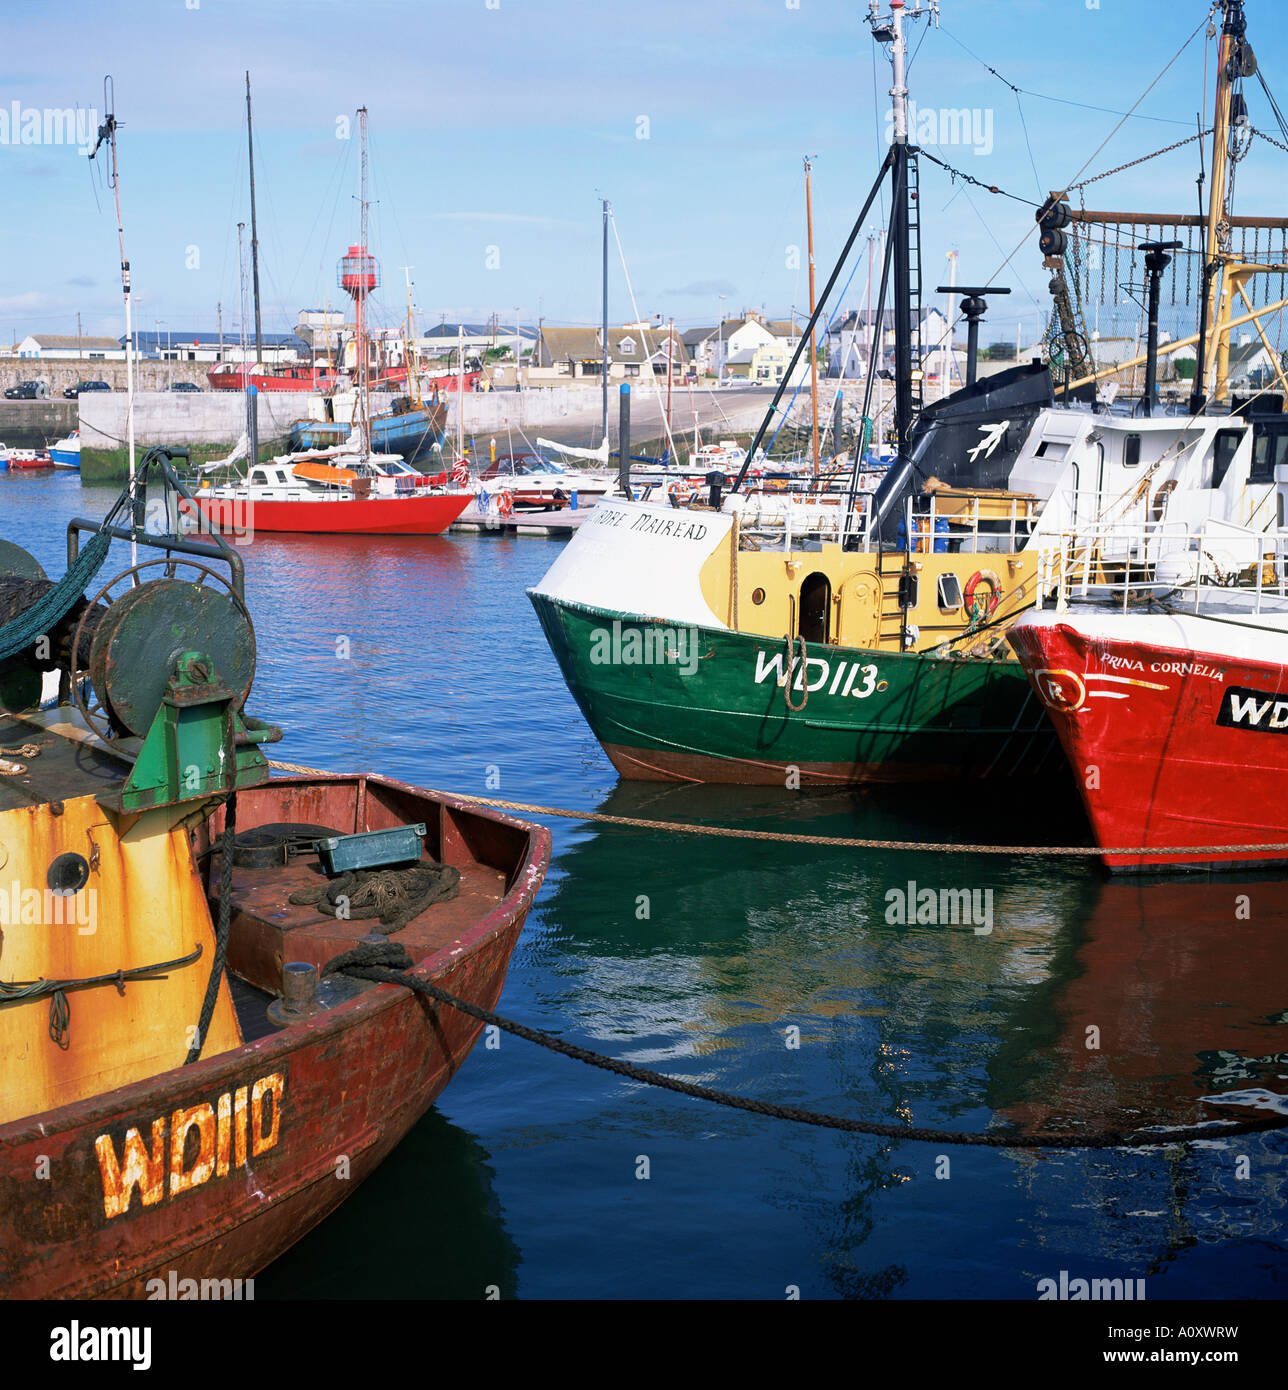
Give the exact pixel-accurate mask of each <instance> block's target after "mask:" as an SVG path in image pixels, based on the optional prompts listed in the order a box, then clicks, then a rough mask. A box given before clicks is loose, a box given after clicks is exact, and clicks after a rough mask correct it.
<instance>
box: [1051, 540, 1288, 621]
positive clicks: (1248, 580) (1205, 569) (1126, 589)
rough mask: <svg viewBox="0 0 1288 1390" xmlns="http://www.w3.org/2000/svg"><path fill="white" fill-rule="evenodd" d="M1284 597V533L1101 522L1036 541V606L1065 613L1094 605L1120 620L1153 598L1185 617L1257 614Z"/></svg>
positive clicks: (1287, 555)
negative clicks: (1214, 608)
mask: <svg viewBox="0 0 1288 1390" xmlns="http://www.w3.org/2000/svg"><path fill="white" fill-rule="evenodd" d="M1286 597H1288V530H1271V531H1259V530H1255V529H1254V528H1252V527H1249V526H1242V525H1239V524H1237V523H1235V522H1231V521H1224V520H1221V519H1219V518H1215V517H1214V518H1210V519H1208V520H1207V521H1204V522H1203V523H1201V524H1200V525H1197V526H1195V525H1193V524H1192V523H1187V522H1183V521H1180V522H1175V523H1170V522H1156V523H1153V524H1144V525H1142V524H1141V523H1140V522H1123V521H1120V522H1109V523H1102V524H1097V525H1091V526H1085V525H1084V526H1079V527H1076V528H1072V529H1070V530H1067V531H1061V532H1056V533H1053V534H1052V535H1050V536H1048V537H1044V538H1043V540H1042V542H1041V544H1040V545H1039V547H1038V585H1037V599H1036V605H1037V607H1038V608H1039V609H1041V608H1052V609H1054V610H1055V611H1056V612H1067V611H1068V609H1069V606H1070V604H1071V603H1074V602H1078V601H1081V602H1095V603H1098V604H1103V605H1109V606H1112V607H1114V608H1115V609H1117V610H1119V611H1121V612H1124V613H1127V612H1131V611H1134V610H1138V609H1140V608H1142V607H1143V606H1146V605H1149V604H1151V603H1153V602H1156V601H1158V600H1161V599H1166V600H1167V603H1168V606H1169V607H1171V608H1176V607H1179V606H1181V605H1184V606H1186V607H1188V608H1189V609H1190V610H1191V611H1193V612H1196V613H1197V612H1200V611H1201V610H1202V608H1203V607H1204V606H1205V605H1206V606H1211V605H1212V604H1213V603H1215V602H1217V601H1225V602H1228V603H1232V604H1237V605H1239V606H1241V607H1243V608H1246V609H1247V610H1248V611H1250V612H1254V613H1255V612H1260V611H1261V610H1262V607H1263V604H1264V603H1265V601H1266V600H1267V599H1270V598H1273V599H1275V600H1283V599H1285V598H1286Z"/></svg>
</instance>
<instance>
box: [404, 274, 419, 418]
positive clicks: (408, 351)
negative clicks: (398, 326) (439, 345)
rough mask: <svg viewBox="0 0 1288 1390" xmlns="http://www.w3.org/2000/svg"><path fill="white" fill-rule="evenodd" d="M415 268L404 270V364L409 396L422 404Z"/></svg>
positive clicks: (417, 403) (416, 402)
mask: <svg viewBox="0 0 1288 1390" xmlns="http://www.w3.org/2000/svg"><path fill="white" fill-rule="evenodd" d="M412 269H413V267H411V266H409V265H405V266H403V268H402V272H403V279H404V280H406V282H407V331H406V333H405V334H404V335H403V363H404V366H405V367H406V369H407V394H408V396H410V397H411V399H412V401H413V402H414V403H415V404H416V405H419V404H420V356H419V354H418V353H416V351H415V348H414V347H413V344H414V343H415V341H416V325H415V324H414V323H413V322H412V316H411V272H412ZM413 371H414V373H415V385H414V386H413V385H412V374H413Z"/></svg>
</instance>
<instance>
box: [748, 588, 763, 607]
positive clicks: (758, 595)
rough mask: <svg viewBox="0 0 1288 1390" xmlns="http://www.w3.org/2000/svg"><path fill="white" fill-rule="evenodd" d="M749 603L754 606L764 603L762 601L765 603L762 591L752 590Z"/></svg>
mask: <svg viewBox="0 0 1288 1390" xmlns="http://www.w3.org/2000/svg"><path fill="white" fill-rule="evenodd" d="M751 601H752V603H755V604H761V603H764V601H765V591H764V590H763V589H753V590H752V591H751Z"/></svg>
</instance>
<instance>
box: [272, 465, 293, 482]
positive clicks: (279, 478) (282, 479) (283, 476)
mask: <svg viewBox="0 0 1288 1390" xmlns="http://www.w3.org/2000/svg"><path fill="white" fill-rule="evenodd" d="M273 471H274V473H275V474H276V476H277V481H278V482H279V483H285V482H287V481H289V480H288V479H287V476H286V473H285V472H284V471H283V470H282V469H280V468H275V469H274V470H273Z"/></svg>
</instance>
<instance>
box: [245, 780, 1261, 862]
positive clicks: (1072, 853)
mask: <svg viewBox="0 0 1288 1390" xmlns="http://www.w3.org/2000/svg"><path fill="white" fill-rule="evenodd" d="M269 767H273V768H276V769H277V770H278V771H279V772H295V773H301V774H303V775H304V776H306V777H334V776H336V775H337V774H336V773H333V772H324V771H323V770H322V769H321V768H316V767H302V766H301V765H300V764H298V763H274V762H270V763H269ZM427 794H428V795H429V796H440V797H447V798H449V799H450V800H453V801H466V802H469V803H470V804H471V805H474V806H490V807H492V808H493V809H494V810H498V811H520V812H522V813H523V814H525V815H529V816H555V817H558V818H560V819H562V820H584V821H594V822H596V823H597V824H600V825H621V826H626V827H628V828H629V829H632V830H664V831H671V832H674V833H676V834H679V835H713V836H716V837H717V838H722V839H731V840H760V841H768V842H771V843H776V844H786V845H820V846H823V847H825V848H833V849H887V850H907V851H910V852H916V853H919V854H1015V855H1033V856H1038V857H1041V856H1043V855H1051V856H1053V857H1056V856H1061V857H1064V858H1070V859H1072V858H1079V857H1080V858H1084V859H1095V858H1099V857H1100V856H1101V855H1110V854H1112V855H1124V856H1126V857H1128V858H1132V857H1139V856H1141V855H1147V854H1148V855H1164V854H1191V855H1192V854H1207V855H1229V854H1254V853H1258V854H1267V853H1270V852H1271V851H1275V852H1277V853H1280V854H1283V853H1284V852H1285V851H1288V844H1285V842H1284V841H1282V840H1278V841H1274V842H1272V843H1268V844H1261V845H1132V846H1129V847H1127V848H1118V847H1106V848H1103V849H1102V848H1099V847H1097V846H1089V845H975V844H953V843H951V842H949V841H939V840H871V839H861V838H859V837H857V836H853V835H798V834H793V833H790V832H788V831H785V830H742V829H739V828H737V827H735V826H732V825H694V824H692V823H691V822H688V821H673V820H647V819H645V818H644V817H641V816H610V815H606V814H605V813H604V812H603V811H570V810H568V809H567V808H565V807H562V806H542V805H539V804H537V803H536V802H529V801H502V800H501V799H500V798H499V797H493V796H472V795H471V794H470V793H469V792H448V791H433V790H431V791H429V792H428V793H427Z"/></svg>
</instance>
